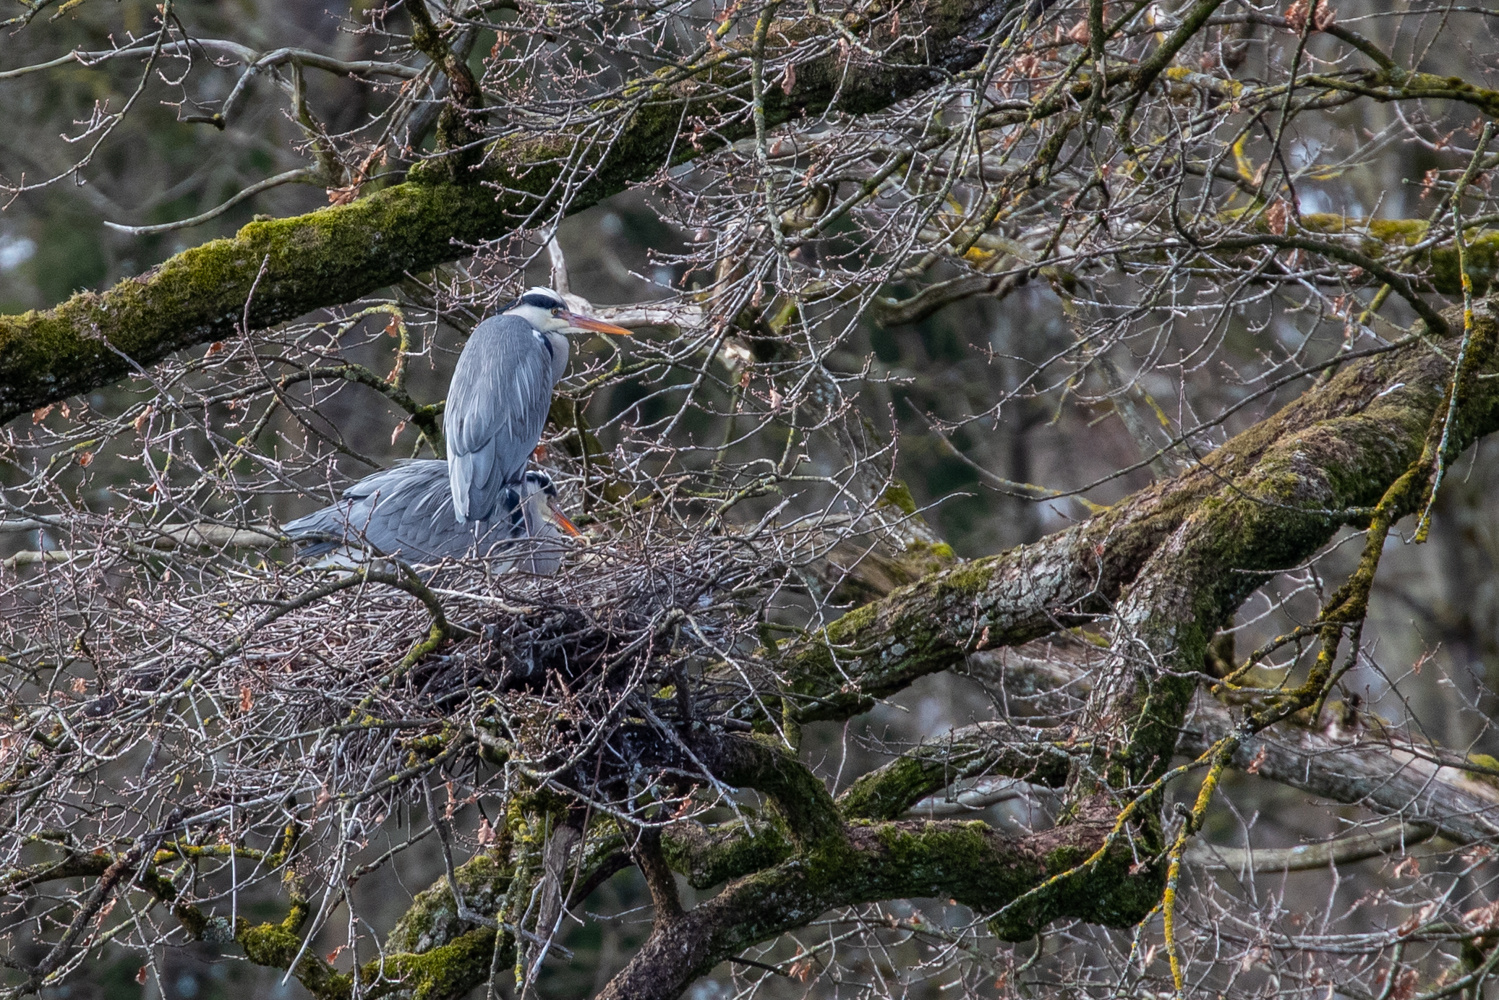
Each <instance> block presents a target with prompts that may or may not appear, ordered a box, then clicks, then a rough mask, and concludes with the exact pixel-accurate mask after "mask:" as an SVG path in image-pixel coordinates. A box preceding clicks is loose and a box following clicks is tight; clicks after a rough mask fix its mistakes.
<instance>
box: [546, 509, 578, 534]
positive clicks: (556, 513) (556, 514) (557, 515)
mask: <svg viewBox="0 0 1499 1000" xmlns="http://www.w3.org/2000/svg"><path fill="white" fill-rule="evenodd" d="M547 509H549V510H550V511H551V512H552V520H553V521H556V522H557V527H559V528H561V529H562V532H563V534H566V535H571V536H572V537H574V538H582V537H583V532H581V531H579V530H578V526H577V525H576V524H573V523H572V522H571V521H569V520H568V519H567V515H566V514H564V513H562V511H560V510H558V509H557V508H556V507H555V506H553V505H552V504H547Z"/></svg>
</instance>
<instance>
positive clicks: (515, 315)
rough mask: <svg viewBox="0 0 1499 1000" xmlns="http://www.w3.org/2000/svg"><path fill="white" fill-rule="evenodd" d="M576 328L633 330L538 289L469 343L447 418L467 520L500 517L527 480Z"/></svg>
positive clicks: (453, 470) (460, 515) (458, 496)
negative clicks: (504, 505) (592, 315)
mask: <svg viewBox="0 0 1499 1000" xmlns="http://www.w3.org/2000/svg"><path fill="white" fill-rule="evenodd" d="M568 330H591V331H594V332H597V333H617V334H622V335H624V336H629V333H630V331H629V330H626V329H624V328H623V327H618V326H614V325H613V324H611V323H605V322H602V321H601V320H596V319H590V318H589V317H587V316H579V315H577V314H576V313H571V312H568V310H567V303H566V302H564V301H563V299H562V296H561V295H559V294H557V293H556V292H554V291H552V290H551V289H549V288H532V289H531V290H530V291H528V292H526V293H525V294H524V295H522V296H521V297H520V298H518V299H516V300H515V301H514V302H512V303H510V305H508V306H506V307H505V309H504V310H503V311H501V312H500V314H499V315H497V316H491V317H489V318H488V319H486V320H485V321H484V322H482V323H480V324H479V325H478V326H477V327H476V328H475V329H474V332H473V336H471V337H469V340H468V343H467V344H465V345H464V347H463V353H462V354H461V355H459V357H458V366H457V368H456V369H454V371H453V381H452V384H451V385H450V386H449V387H448V401H447V408H446V415H445V416H444V417H443V432H444V436H445V437H446V438H447V442H448V475H449V477H450V481H451V484H452V498H453V513H454V515H455V516H456V517H457V519H458V521H459V522H460V523H464V524H467V523H470V522H480V523H482V522H485V521H489V520H491V519H494V518H496V517H498V516H500V513H501V512H502V511H503V508H502V507H501V504H502V502H503V501H504V500H505V498H506V497H507V495H509V492H511V491H514V490H515V489H516V488H517V487H518V486H519V484H520V482H521V477H522V476H523V475H524V474H525V471H526V463H527V462H528V461H529V460H530V458H531V453H532V452H534V451H535V450H536V445H537V444H538V443H540V441H541V432H542V428H543V427H545V426H546V419H547V411H548V410H549V409H551V405H552V387H553V386H555V385H556V384H557V381H558V380H559V379H561V378H562V375H563V373H564V372H565V371H566V370H567V355H568V345H567V338H566V337H565V336H563V333H564V332H566V331H568Z"/></svg>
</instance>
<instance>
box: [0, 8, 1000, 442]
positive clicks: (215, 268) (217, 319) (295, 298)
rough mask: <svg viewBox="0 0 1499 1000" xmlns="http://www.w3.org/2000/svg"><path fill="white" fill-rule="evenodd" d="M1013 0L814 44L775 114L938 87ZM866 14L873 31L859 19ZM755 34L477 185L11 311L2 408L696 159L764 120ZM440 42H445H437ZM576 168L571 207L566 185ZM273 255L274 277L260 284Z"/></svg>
mask: <svg viewBox="0 0 1499 1000" xmlns="http://www.w3.org/2000/svg"><path fill="white" fill-rule="evenodd" d="M1015 2H1016V0H948V2H944V0H912V2H910V3H909V4H907V5H906V6H905V7H904V8H903V12H902V17H903V19H904V21H905V22H906V23H907V24H908V25H909V26H910V27H911V29H912V40H911V42H910V44H909V46H908V49H909V51H907V52H905V53H903V55H904V56H905V57H907V58H908V60H909V61H908V62H906V63H904V64H902V65H898V66H893V67H892V66H887V65H883V64H879V65H877V64H873V63H870V62H868V60H867V59H866V57H865V56H864V55H863V54H862V53H861V52H860V51H859V50H858V49H857V48H856V47H850V48H849V49H848V50H847V51H846V52H839V51H838V50H836V49H835V50H832V51H830V52H827V53H824V54H821V55H817V56H813V57H809V58H808V59H807V60H806V61H804V62H799V63H797V73H796V82H795V84H794V86H792V87H790V88H789V92H788V91H787V90H783V89H782V88H772V89H771V92H770V93H769V94H767V95H766V99H765V102H764V104H765V122H766V125H767V127H774V126H777V125H780V124H782V123H784V122H786V121H788V120H790V119H791V118H793V117H795V116H799V115H804V114H805V115H818V114H822V113H824V112H828V111H833V112H841V113H846V114H866V113H869V112H872V111H877V110H880V109H883V108H886V107H888V106H890V105H891V104H894V103H895V102H897V101H900V100H902V99H903V98H906V97H909V96H911V95H912V94H914V93H917V92H918V91H920V90H922V89H925V88H927V87H930V86H931V85H932V84H933V83H935V82H936V81H938V80H940V79H942V78H944V77H945V76H946V75H947V74H950V73H952V72H956V71H960V70H962V69H965V68H967V67H968V66H971V65H972V64H973V63H974V62H976V61H977V60H978V59H979V58H980V56H981V55H982V54H983V51H984V49H983V46H981V45H978V44H976V43H975V42H973V41H971V39H974V38H979V37H982V36H983V35H984V34H985V33H986V32H987V31H989V30H990V29H991V28H992V27H993V26H994V25H995V24H997V23H998V22H999V20H1000V19H1001V18H1002V17H1003V16H1004V15H1005V14H1006V13H1007V12H1008V11H1009V10H1010V9H1011V8H1012V7H1013V6H1014V3H1015ZM423 13H425V11H423ZM808 16H809V17H812V16H811V15H808ZM851 16H852V15H851ZM418 17H420V15H418ZM821 23H822V22H821V20H820V19H818V18H815V17H813V19H812V21H811V22H809V23H807V24H802V23H801V22H800V21H796V20H791V21H781V22H776V23H775V24H773V25H772V26H771V27H770V29H769V32H768V39H769V44H770V45H771V46H772V47H773V48H774V50H775V52H776V53H777V54H778V55H780V56H783V57H784V56H790V57H791V58H795V49H796V45H797V39H799V38H803V37H809V36H810V37H815V36H816V35H817V28H818V27H819V26H820V25H821ZM854 27H855V28H856V29H860V30H872V29H868V26H867V25H865V24H863V23H862V22H860V21H859V19H858V18H857V17H856V18H855V24H854ZM429 40H431V39H429ZM747 44H748V42H743V43H729V44H725V45H724V46H722V47H721V49H722V51H721V52H720V53H718V54H716V55H714V56H713V57H711V58H710V59H709V60H707V61H705V63H704V64H702V65H701V66H697V67H689V68H688V69H687V70H685V71H662V73H661V74H658V76H657V77H655V78H649V79H646V80H641V81H636V82H635V83H634V84H632V85H631V86H629V87H626V88H625V89H624V90H623V93H624V94H625V95H626V96H625V97H623V98H619V99H616V100H615V101H613V102H612V103H609V104H605V105H601V106H599V107H598V108H597V109H596V110H597V116H596V120H589V121H586V122H583V123H581V124H579V125H578V126H576V127H575V128H574V129H572V130H570V131H567V130H565V131H559V132H556V133H552V134H546V135H540V136H516V137H509V138H504V139H500V140H497V141H495V142H494V143H492V144H491V145H490V147H488V151H487V152H488V155H487V157H486V162H487V164H488V166H487V167H486V168H485V169H484V170H482V171H481V172H479V173H477V174H475V175H474V176H473V178H472V180H471V181H470V182H469V183H464V184H458V183H445V182H441V179H442V174H443V170H444V169H446V168H445V167H443V166H441V165H438V166H433V167H431V168H426V167H420V168H417V169H414V170H413V173H412V175H413V176H414V177H416V178H418V179H417V180H415V181H408V182H407V183H405V184H401V185H397V186H394V187H390V188H387V189H384V190H382V191H378V192H375V193H374V194H371V195H370V196H369V197H366V198H362V199H360V200H358V201H355V202H353V203H351V204H348V205H340V206H333V207H329V208H325V209H321V210H319V211H316V212H312V213H309V214H307V215H303V216H297V217H294V218H288V219H279V220H274V221H268V222H252V223H251V224H249V225H248V226H246V227H244V228H243V229H242V230H240V231H239V233H238V234H236V235H235V236H233V237H231V238H228V239H220V240H214V241H212V242H210V243H206V244H204V245H202V246H199V247H194V248H193V249H190V250H186V251H183V252H182V253H180V254H178V255H177V256H175V257H173V258H171V259H170V260H168V261H166V262H165V263H163V264H162V265H160V266H159V267H157V268H155V269H153V270H152V271H150V272H147V273H146V274H143V275H141V276H139V277H136V278H129V279H126V280H125V281H122V282H120V283H119V284H118V285H116V286H115V287H113V288H111V289H109V290H108V291H105V292H102V293H95V292H80V293H79V294H77V295H74V296H73V297H72V298H70V299H68V300H67V301H66V302H63V303H62V304H60V305H58V306H56V307H55V308H52V309H49V310H46V311H35V310H34V311H31V312H27V313H23V314H21V315H10V316H0V422H3V421H6V420H9V419H11V418H13V417H15V416H16V415H18V414H21V413H25V412H27V411H28V410H31V409H34V408H35V407H38V406H42V405H45V404H46V403H48V402H51V401H53V400H57V399H62V398H64V397H67V396H70V395H72V394H74V393H78V392H83V391H87V390H89V389H92V388H95V387H98V386H101V385H105V384H108V383H110V382H113V381H115V380H118V379H120V378H123V377H126V376H128V375H129V374H130V373H131V371H132V365H131V364H130V361H133V362H134V363H135V364H139V365H146V364H150V363H152V362H154V361H157V360H159V359H161V358H163V357H165V356H166V355H167V354H170V353H171V352H172V351H176V350H180V349H182V348H184V347H190V346H193V345H195V344H202V343H207V342H209V341H214V340H220V339H223V338H225V337H227V336H229V335H230V334H231V333H232V332H233V331H234V329H235V325H236V323H238V322H239V321H240V318H241V316H248V321H249V323H250V324H251V325H252V326H254V327H262V326H268V325H271V324H274V323H278V322H281V321H283V320H288V319H291V318H294V317H296V316H300V315H303V314H305V313H307V312H310V311H312V310H314V309H319V308H324V307H327V306H332V305H337V304H339V303H343V302H349V301H351V300H353V299H356V298H358V297H359V296H361V295H364V294H367V293H369V292H371V291H373V290H375V289H377V288H381V287H383V286H385V285H389V284H391V283H392V282H395V281H398V280H400V279H401V277H402V276H403V275H405V274H407V273H408V272H413V271H422V270H426V269H427V268H430V267H432V266H434V265H436V264H439V263H443V262H445V261H450V260H456V259H458V258H460V257H463V256H466V255H467V254H468V253H469V250H470V248H471V247H472V246H473V245H475V244H477V243H479V242H481V241H484V240H488V239H493V238H495V237H498V236H501V235H504V234H505V233H507V232H509V231H511V230H513V229H515V228H517V227H520V226H522V225H524V224H526V220H528V219H536V218H539V217H541V216H543V215H545V214H546V213H547V212H551V211H554V210H556V209H557V208H559V207H561V208H562V209H563V210H564V211H565V212H567V213H576V212H580V211H582V210H583V209H585V208H588V207H589V206H591V205H594V204H596V203H598V202H599V201H601V200H602V199H604V198H607V197H609V196H610V195H613V194H616V193H618V192H620V191H622V190H624V189H625V188H627V187H629V186H630V185H632V184H634V183H637V182H640V181H643V180H647V179H649V178H650V177H652V176H653V175H654V174H655V173H656V172H657V171H658V170H660V169H661V168H662V167H665V166H669V165H671V164H672V163H677V162H683V161H685V160H687V159H689V158H690V157H691V156H692V155H696V152H695V151H694V150H693V149H692V147H691V146H690V145H689V144H687V143H679V142H677V141H676V140H677V130H678V128H679V126H680V124H681V122H683V121H684V120H687V119H690V118H691V117H693V116H700V117H704V118H706V119H715V118H718V117H720V116H722V117H724V118H725V119H728V120H729V123H728V124H726V125H724V126H722V127H720V128H719V129H718V130H717V133H716V134H717V140H715V141H726V142H733V141H735V140H736V139H740V138H743V137H745V136H747V135H750V134H752V127H751V125H750V123H749V122H747V121H734V120H733V114H732V112H733V111H734V109H735V108H736V107H737V106H738V103H739V102H740V100H741V98H742V96H743V93H741V92H747V90H748V88H749V84H750V73H749V70H748V67H747V61H748V54H747V49H745V46H746V45H747ZM433 51H434V52H437V53H438V55H441V52H440V51H439V50H438V48H436V47H435V43H434V48H433ZM605 120H618V121H622V122H623V125H622V127H621V129H620V131H619V132H618V134H617V136H616V137H615V138H614V139H613V140H612V141H611V142H609V143H608V144H607V146H606V147H599V146H596V145H595V143H594V140H593V139H592V138H591V137H592V136H593V134H594V131H595V130H596V128H597V125H598V122H600V121H605ZM704 148H705V149H710V148H713V147H712V146H711V144H709V145H705V147H704ZM668 157H670V158H671V163H669V162H668ZM579 179H581V183H578V184H577V187H576V189H575V190H574V191H573V192H572V193H571V195H570V196H569V197H568V199H567V203H566V205H565V206H559V205H558V204H557V199H558V198H559V196H560V195H559V192H560V191H562V190H563V189H564V188H567V187H569V185H570V184H572V183H573V182H574V181H576V180H579ZM480 181H482V182H483V183H479V182H480ZM433 182H436V183H433ZM262 261H263V262H264V263H265V274H264V277H263V278H261V280H260V281H259V283H258V285H256V284H255V281H256V276H257V274H258V273H259V271H260V268H261V263H262ZM252 285H254V286H255V295H254V296H253V299H252V300H251V301H250V303H249V307H248V309H247V308H246V300H247V299H251V296H250V289H251V287H252ZM127 358H128V359H130V360H128V361H127Z"/></svg>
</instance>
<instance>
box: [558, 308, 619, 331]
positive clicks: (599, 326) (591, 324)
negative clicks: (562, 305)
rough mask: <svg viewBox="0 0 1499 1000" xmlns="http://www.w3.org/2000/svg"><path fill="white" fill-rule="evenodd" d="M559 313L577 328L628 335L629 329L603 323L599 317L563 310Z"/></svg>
mask: <svg viewBox="0 0 1499 1000" xmlns="http://www.w3.org/2000/svg"><path fill="white" fill-rule="evenodd" d="M559 315H560V316H561V317H562V318H563V319H565V320H567V323H568V325H569V326H575V327H577V328H578V329H579V330H591V331H593V332H594V333H612V334H615V335H616V336H620V337H628V336H629V335H630V331H629V330H626V329H625V328H624V327H622V326H615V325H614V324H613V323H605V322H604V321H603V320H601V319H591V318H590V317H588V316H579V315H578V314H577V313H574V312H564V313H561V314H559Z"/></svg>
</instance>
